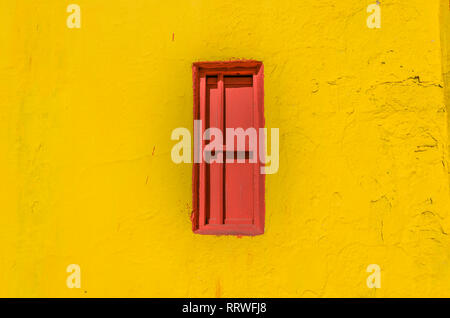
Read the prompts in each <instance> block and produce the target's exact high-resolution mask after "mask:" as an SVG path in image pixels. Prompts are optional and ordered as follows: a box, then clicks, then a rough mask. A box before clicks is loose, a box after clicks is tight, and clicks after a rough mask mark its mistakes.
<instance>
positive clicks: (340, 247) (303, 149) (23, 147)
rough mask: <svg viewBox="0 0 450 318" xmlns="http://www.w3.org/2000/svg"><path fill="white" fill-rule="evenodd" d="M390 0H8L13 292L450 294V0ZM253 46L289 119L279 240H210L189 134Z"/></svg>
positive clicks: (5, 214) (3, 7)
mask: <svg viewBox="0 0 450 318" xmlns="http://www.w3.org/2000/svg"><path fill="white" fill-rule="evenodd" d="M374 2H375V1H368V0H364V1H361V0H345V1H335V0H322V1H317V0H302V1H281V0H278V1H275V0H255V1H231V0H222V1H218V0H217V1H216V0H214V1H210V0H208V1H207V0H204V1H200V0H197V1H195V0H190V1H188V0H183V1H181V0H178V1H174V0H165V1H145V0H133V1H130V0H123V1H119V0H111V1H100V0H73V1H72V0H71V1H63V0H53V1H50V0H48V1H28V0H18V1H2V2H1V3H0V21H1V22H0V39H1V42H0V43H1V44H0V106H1V107H0V123H1V125H0V149H1V153H2V155H1V156H0V164H1V165H0V177H1V183H0V184H1V188H0V190H1V191H0V244H1V245H0V296H3V297H5V296H18V297H22V296H37V297H47V296H56V297H59V296H64V297H72V296H73V297H94V296H113V297H115V296H122V297H128V296H134V297H141V296H149V297H172V296H173V297H185V296H193V297H197V296H204V297H215V296H220V297H238V296H239V297H261V296H265V297H316V296H331V297H334V296H343V297H347V296H354V297H382V296H387V297H392V296H405V297H408V296H447V297H449V296H450V240H449V233H450V222H449V209H450V201H449V180H448V172H447V171H448V151H447V150H448V137H447V135H448V134H447V114H446V107H445V106H446V105H445V104H444V91H445V89H444V87H443V85H444V84H443V83H444V81H443V79H442V70H443V69H444V70H445V65H444V64H445V63H441V61H445V59H446V56H445V54H444V56H443V55H442V54H443V53H441V38H442V39H445V36H443V35H442V34H441V32H442V31H443V27H446V26H448V25H449V23H450V22H449V23H447V22H448V20H445V19H447V18H448V16H445V15H444V16H443V14H442V10H448V5H447V4H448V3H446V1H441V2H439V1H436V0H434V1H423V0H408V1H406V0H381V10H382V11H381V17H382V25H381V28H380V29H369V28H368V27H367V26H366V18H367V16H368V15H369V14H368V13H367V12H366V8H367V6H368V5H369V4H370V3H374ZM70 3H77V4H79V5H80V7H81V19H82V25H81V29H68V28H67V26H66V18H67V16H68V15H69V14H68V13H66V7H67V5H68V4H70ZM446 14H448V12H446ZM446 21H447V22H446ZM173 34H174V40H172V35H173ZM449 47H450V46H449ZM449 51H450V50H449ZM236 58H246V59H257V60H261V61H263V62H264V66H265V117H266V125H267V127H268V128H271V127H279V128H280V169H279V172H278V173H277V174H275V175H269V176H268V177H267V178H266V212H267V213H266V233H265V234H264V235H261V236H258V237H242V238H237V237H227V236H221V237H219V236H200V235H194V234H193V233H192V231H191V223H190V218H189V217H190V213H191V208H192V203H191V165H189V164H180V165H176V164H174V163H173V162H172V161H171V157H170V151H171V148H172V146H173V145H174V144H175V142H174V141H171V140H170V134H171V131H172V130H173V129H174V128H176V127H188V128H190V129H191V128H192V74H191V64H192V62H195V61H209V60H229V59H236ZM72 263H74V264H79V265H80V266H81V289H69V288H67V286H66V277H67V275H68V273H66V267H67V266H68V265H69V264H72ZM369 264H379V265H380V266H381V269H382V272H381V288H380V289H369V288H368V287H367V286H366V278H367V276H368V275H369V274H368V273H366V267H367V266H368V265H369Z"/></svg>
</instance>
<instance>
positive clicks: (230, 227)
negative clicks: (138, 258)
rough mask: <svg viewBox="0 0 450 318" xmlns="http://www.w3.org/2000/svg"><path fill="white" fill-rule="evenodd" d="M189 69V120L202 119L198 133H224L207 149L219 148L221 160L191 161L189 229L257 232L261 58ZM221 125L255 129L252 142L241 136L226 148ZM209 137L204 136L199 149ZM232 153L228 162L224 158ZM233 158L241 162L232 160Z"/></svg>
mask: <svg viewBox="0 0 450 318" xmlns="http://www.w3.org/2000/svg"><path fill="white" fill-rule="evenodd" d="M193 74H194V120H198V119H200V120H201V121H202V131H201V134H202V136H203V134H204V132H205V130H206V129H208V128H212V127H215V128H219V129H220V130H221V131H222V135H223V141H222V144H223V145H222V148H221V149H216V151H215V152H213V154H212V155H215V156H217V155H218V152H220V151H221V152H222V155H223V163H217V162H212V163H207V162H205V160H204V158H203V160H202V162H201V163H194V167H193V216H192V221H193V230H194V232H195V233H199V234H234V235H257V234H262V233H264V175H263V174H261V167H262V164H261V160H260V158H259V153H258V152H259V149H258V147H259V146H260V143H259V133H260V131H259V128H263V127H264V109H263V96H264V94H263V66H262V63H260V62H255V61H237V62H205V63H194V66H193ZM226 128H234V129H236V128H241V129H243V130H244V131H246V130H247V129H249V128H250V129H252V128H253V129H255V132H256V134H255V135H254V136H255V137H256V145H257V148H255V149H253V148H250V143H249V137H246V142H245V144H244V145H241V148H238V143H237V138H235V140H234V142H233V144H234V148H233V149H228V148H227V145H229V142H230V140H227V136H226V135H227V134H226ZM262 137H264V136H262ZM209 142H210V141H208V140H204V139H203V141H202V144H201V153H202V155H203V154H204V150H205V147H206V146H207V145H208V143H209ZM207 153H208V152H207ZM206 155H207V154H206ZM232 157H234V162H233V163H228V162H226V159H227V158H232ZM238 158H240V159H241V161H244V162H237V159H238ZM252 158H253V159H256V162H251V161H252V160H251V159H252ZM242 159H244V160H242Z"/></svg>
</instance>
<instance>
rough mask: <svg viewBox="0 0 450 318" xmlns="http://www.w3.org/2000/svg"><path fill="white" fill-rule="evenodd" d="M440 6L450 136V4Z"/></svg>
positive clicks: (445, 97)
mask: <svg viewBox="0 0 450 318" xmlns="http://www.w3.org/2000/svg"><path fill="white" fill-rule="evenodd" d="M440 4H441V6H440V13H439V24H440V30H441V54H442V59H441V60H442V65H441V66H442V78H443V81H444V103H445V108H446V111H447V135H448V136H450V112H449V111H450V109H449V107H450V85H449V84H450V3H449V2H447V1H441V2H440ZM447 150H448V151H449V153H450V143H448V149H447ZM447 165H448V162H447ZM449 182H450V173H449Z"/></svg>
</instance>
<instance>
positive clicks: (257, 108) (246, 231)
mask: <svg viewBox="0 0 450 318" xmlns="http://www.w3.org/2000/svg"><path fill="white" fill-rule="evenodd" d="M263 70H264V68H263V64H262V62H259V61H254V60H240V61H227V62H197V63H194V64H193V66H192V75H193V89H194V116H193V117H194V120H199V119H202V121H203V122H205V120H204V119H205V118H202V117H204V116H205V115H204V114H205V107H206V106H205V104H206V103H205V101H206V86H207V83H206V76H217V78H218V86H219V88H220V89H221V90H222V93H223V90H224V88H223V86H224V84H223V77H224V76H233V75H235V76H237V75H250V76H252V79H253V83H252V84H253V127H254V128H255V129H256V131H257V137H258V153H264V151H265V149H264V151H262V152H261V151H260V150H259V147H260V146H261V145H260V143H259V138H260V137H259V128H264V73H263ZM204 126H205V125H202V131H201V134H202V136H203V132H204V130H205V127H204ZM224 128H225V127H223V128H222V129H223V133H225V131H224ZM194 129H195V127H194ZM262 137H264V136H262ZM262 144H263V147H264V143H262ZM203 146H204V145H203V144H202V145H201V147H202V148H201V149H203ZM194 151H195V149H194ZM202 155H203V151H202ZM262 162H263V161H262V159H261V158H259V154H258V160H257V164H254V172H253V187H254V188H253V194H254V198H253V219H252V224H206V221H205V219H206V218H205V195H206V194H205V180H206V178H205V173H204V172H205V165H206V163H205V162H204V160H202V162H201V163H195V162H194V164H193V167H192V196H193V199H192V203H193V212H192V216H191V220H192V230H193V231H194V233H197V234H212V235H259V234H263V233H264V225H265V199H264V195H265V177H264V174H262V173H261V168H262V167H263V164H262ZM224 164H225V165H226V164H233V163H224ZM202 180H203V181H202ZM222 213H223V212H222Z"/></svg>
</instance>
